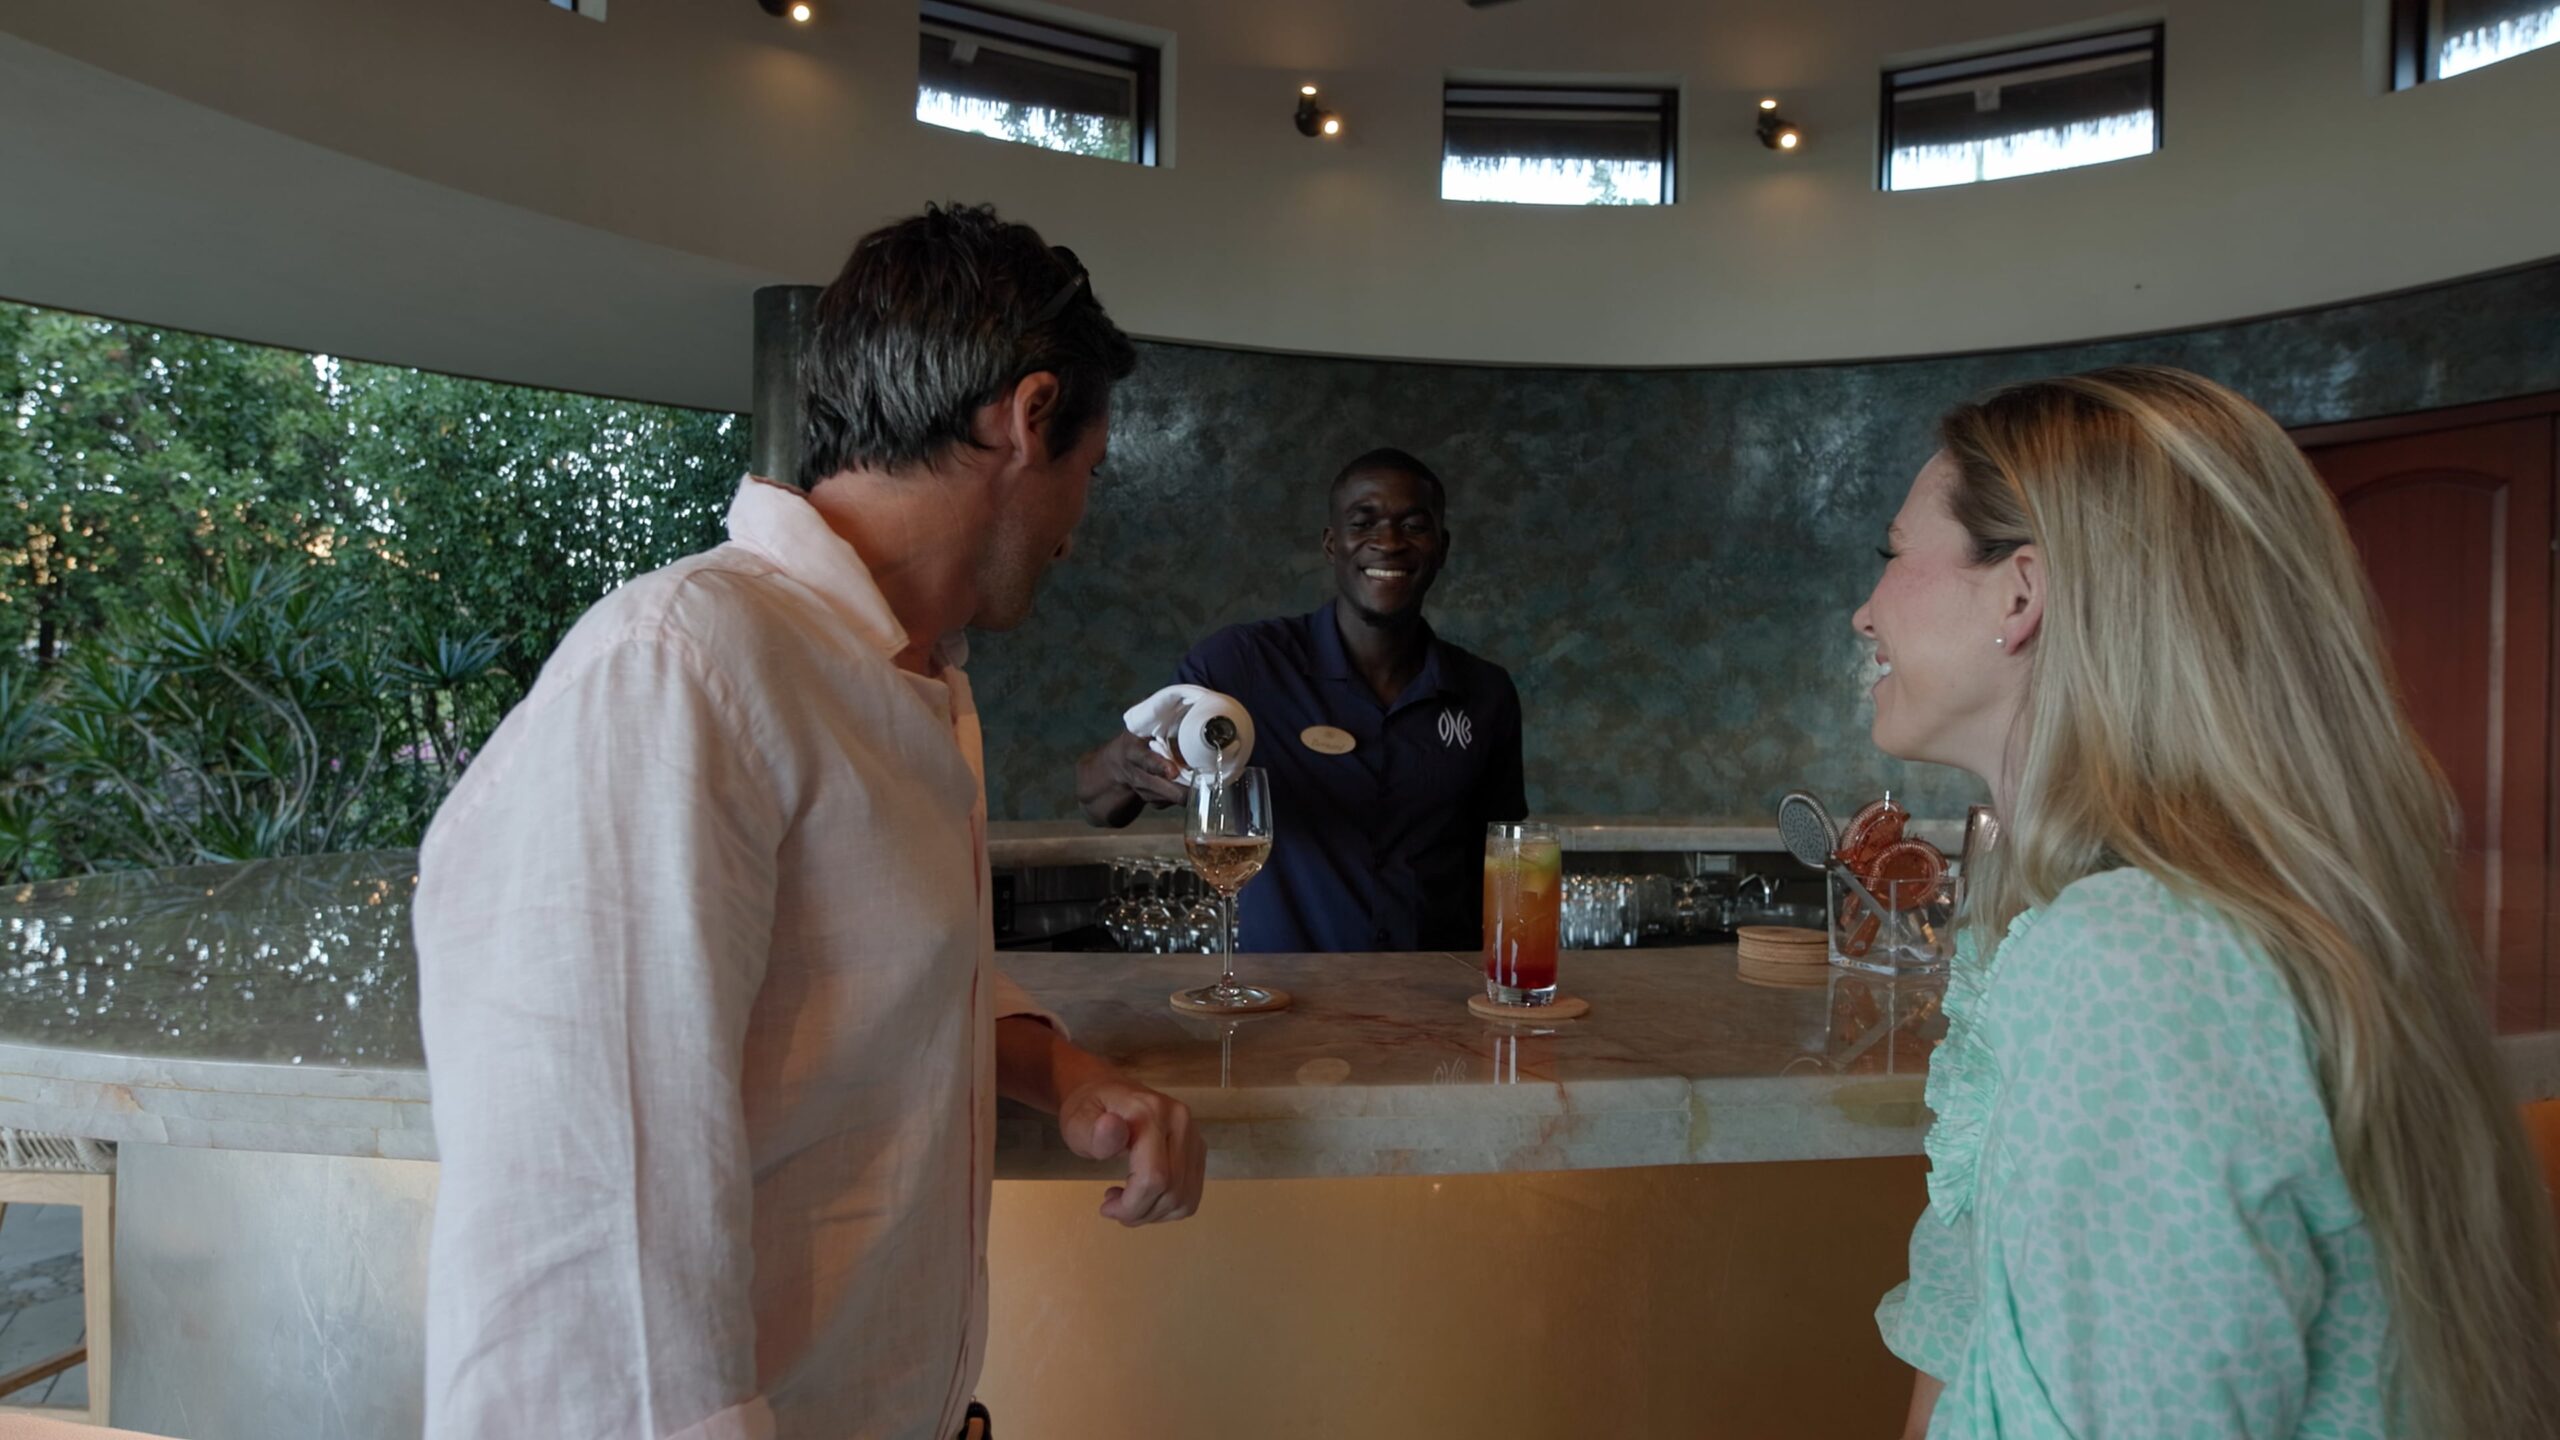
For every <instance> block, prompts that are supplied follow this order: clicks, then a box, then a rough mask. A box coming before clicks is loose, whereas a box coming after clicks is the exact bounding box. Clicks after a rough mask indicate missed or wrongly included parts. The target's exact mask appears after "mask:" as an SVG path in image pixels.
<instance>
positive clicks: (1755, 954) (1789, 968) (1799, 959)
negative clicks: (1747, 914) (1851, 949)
mask: <svg viewBox="0 0 2560 1440" xmlns="http://www.w3.org/2000/svg"><path fill="white" fill-rule="evenodd" d="M1734 941H1735V953H1734V968H1735V970H1736V971H1738V972H1739V973H1740V974H1741V976H1742V978H1743V979H1745V980H1748V981H1750V982H1751V983H1752V984H1754V985H1788V986H1799V987H1802V986H1814V985H1821V984H1824V983H1826V982H1827V981H1828V979H1829V978H1830V969H1831V937H1830V936H1829V935H1827V934H1825V933H1824V932H1822V931H1820V930H1803V929H1798V928H1795V927H1793V926H1787V925H1745V926H1743V927H1742V928H1741V929H1739V930H1736V931H1735V932H1734Z"/></svg>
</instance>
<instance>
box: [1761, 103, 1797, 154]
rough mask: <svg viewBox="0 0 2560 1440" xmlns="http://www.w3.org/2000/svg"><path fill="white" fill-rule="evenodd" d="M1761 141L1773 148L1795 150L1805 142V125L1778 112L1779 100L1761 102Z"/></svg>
mask: <svg viewBox="0 0 2560 1440" xmlns="http://www.w3.org/2000/svg"><path fill="white" fill-rule="evenodd" d="M1754 128H1755V129H1757V130H1758V132H1759V135H1760V143H1761V144H1763V145H1766V146H1768V147H1769V148H1770V149H1772V150H1793V149H1795V148H1796V147H1797V146H1800V145H1802V144H1803V143H1804V127H1803V126H1801V125H1798V124H1796V123H1795V122H1794V121H1792V120H1789V119H1786V118H1785V117H1783V116H1781V115H1780V114H1779V113H1778V102H1777V101H1775V100H1763V101H1761V102H1760V123H1759V124H1758V125H1757V126H1756V127H1754Z"/></svg>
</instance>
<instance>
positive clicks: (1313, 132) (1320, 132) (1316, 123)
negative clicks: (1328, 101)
mask: <svg viewBox="0 0 2560 1440" xmlns="http://www.w3.org/2000/svg"><path fill="white" fill-rule="evenodd" d="M1298 133H1299V134H1301V135H1304V136H1307V137H1309V138H1310V139H1317V140H1331V139H1333V138H1334V137H1335V136H1338V135H1340V134H1341V133H1342V117H1341V116H1339V115H1336V114H1335V113H1333V112H1332V111H1330V110H1327V109H1325V108H1324V107H1323V106H1321V105H1318V104H1317V103H1316V87H1314V86H1313V85H1301V86H1299V87H1298Z"/></svg>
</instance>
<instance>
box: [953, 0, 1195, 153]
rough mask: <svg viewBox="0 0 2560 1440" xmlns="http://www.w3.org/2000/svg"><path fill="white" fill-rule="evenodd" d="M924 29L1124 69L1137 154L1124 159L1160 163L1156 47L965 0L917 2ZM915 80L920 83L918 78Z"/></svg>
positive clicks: (1160, 68) (1160, 55)
mask: <svg viewBox="0 0 2560 1440" xmlns="http://www.w3.org/2000/svg"><path fill="white" fill-rule="evenodd" d="M928 27H933V28H938V29H942V30H950V31H958V32H961V33H963V34H966V35H969V36H971V37H973V38H975V39H979V40H994V41H998V42H1001V43H1003V44H1007V45H1012V46H1018V47H1022V48H1026V49H1030V50H1033V51H1035V52H1046V53H1047V54H1049V55H1053V56H1056V57H1059V58H1061V59H1064V60H1067V61H1070V62H1072V61H1078V60H1081V61H1086V62H1100V63H1103V64H1109V65H1118V66H1122V67H1125V68H1127V69H1128V70H1129V71H1131V72H1132V73H1133V74H1134V75H1135V77H1136V82H1137V83H1136V87H1135V88H1136V91H1137V114H1136V117H1135V118H1136V131H1137V134H1136V137H1135V140H1134V142H1133V144H1132V147H1131V148H1132V149H1134V150H1135V151H1136V153H1135V154H1134V155H1133V156H1131V157H1130V159H1129V160H1128V161H1126V162H1123V163H1128V164H1136V165H1156V164H1160V163H1162V162H1161V161H1160V160H1159V159H1158V155H1159V154H1160V153H1161V152H1160V144H1161V138H1162V135H1161V132H1162V129H1163V101H1162V97H1163V91H1164V50H1163V48H1162V47H1161V46H1156V45H1150V44H1147V43H1146V42H1144V41H1140V40H1124V39H1122V38H1120V37H1119V36H1116V35H1104V34H1101V33H1099V32H1096V31H1092V30H1081V29H1078V28H1076V27H1075V26H1072V25H1061V24H1059V23H1058V22H1057V21H1055V20H1035V19H1032V18H1030V17H1028V16H1024V15H1017V14H1014V13H1013V12H1011V11H1009V10H1004V9H1000V8H998V7H996V6H993V5H979V4H971V3H965V0H917V3H916V28H917V29H918V31H919V32H922V31H924V30H925V29H927V28H928ZM917 83H918V84H919V85H921V84H922V83H923V81H922V78H921V77H919V78H918V81H917ZM919 123H922V122H919ZM1029 148H1031V149H1034V150H1039V149H1044V148H1046V147H1044V146H1038V145H1034V146H1030V147H1029ZM1052 153H1056V152H1052ZM1081 158H1085V159H1096V158H1101V157H1095V156H1085V157H1081Z"/></svg>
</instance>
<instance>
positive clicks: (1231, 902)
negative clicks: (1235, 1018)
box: [1218, 890, 1236, 990]
mask: <svg viewBox="0 0 2560 1440" xmlns="http://www.w3.org/2000/svg"><path fill="white" fill-rule="evenodd" d="M1218 961H1219V972H1220V973H1219V975H1218V988H1219V989H1221V990H1233V989H1235V988H1236V892H1234V891H1233V890H1221V891H1219V892H1218Z"/></svg>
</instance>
